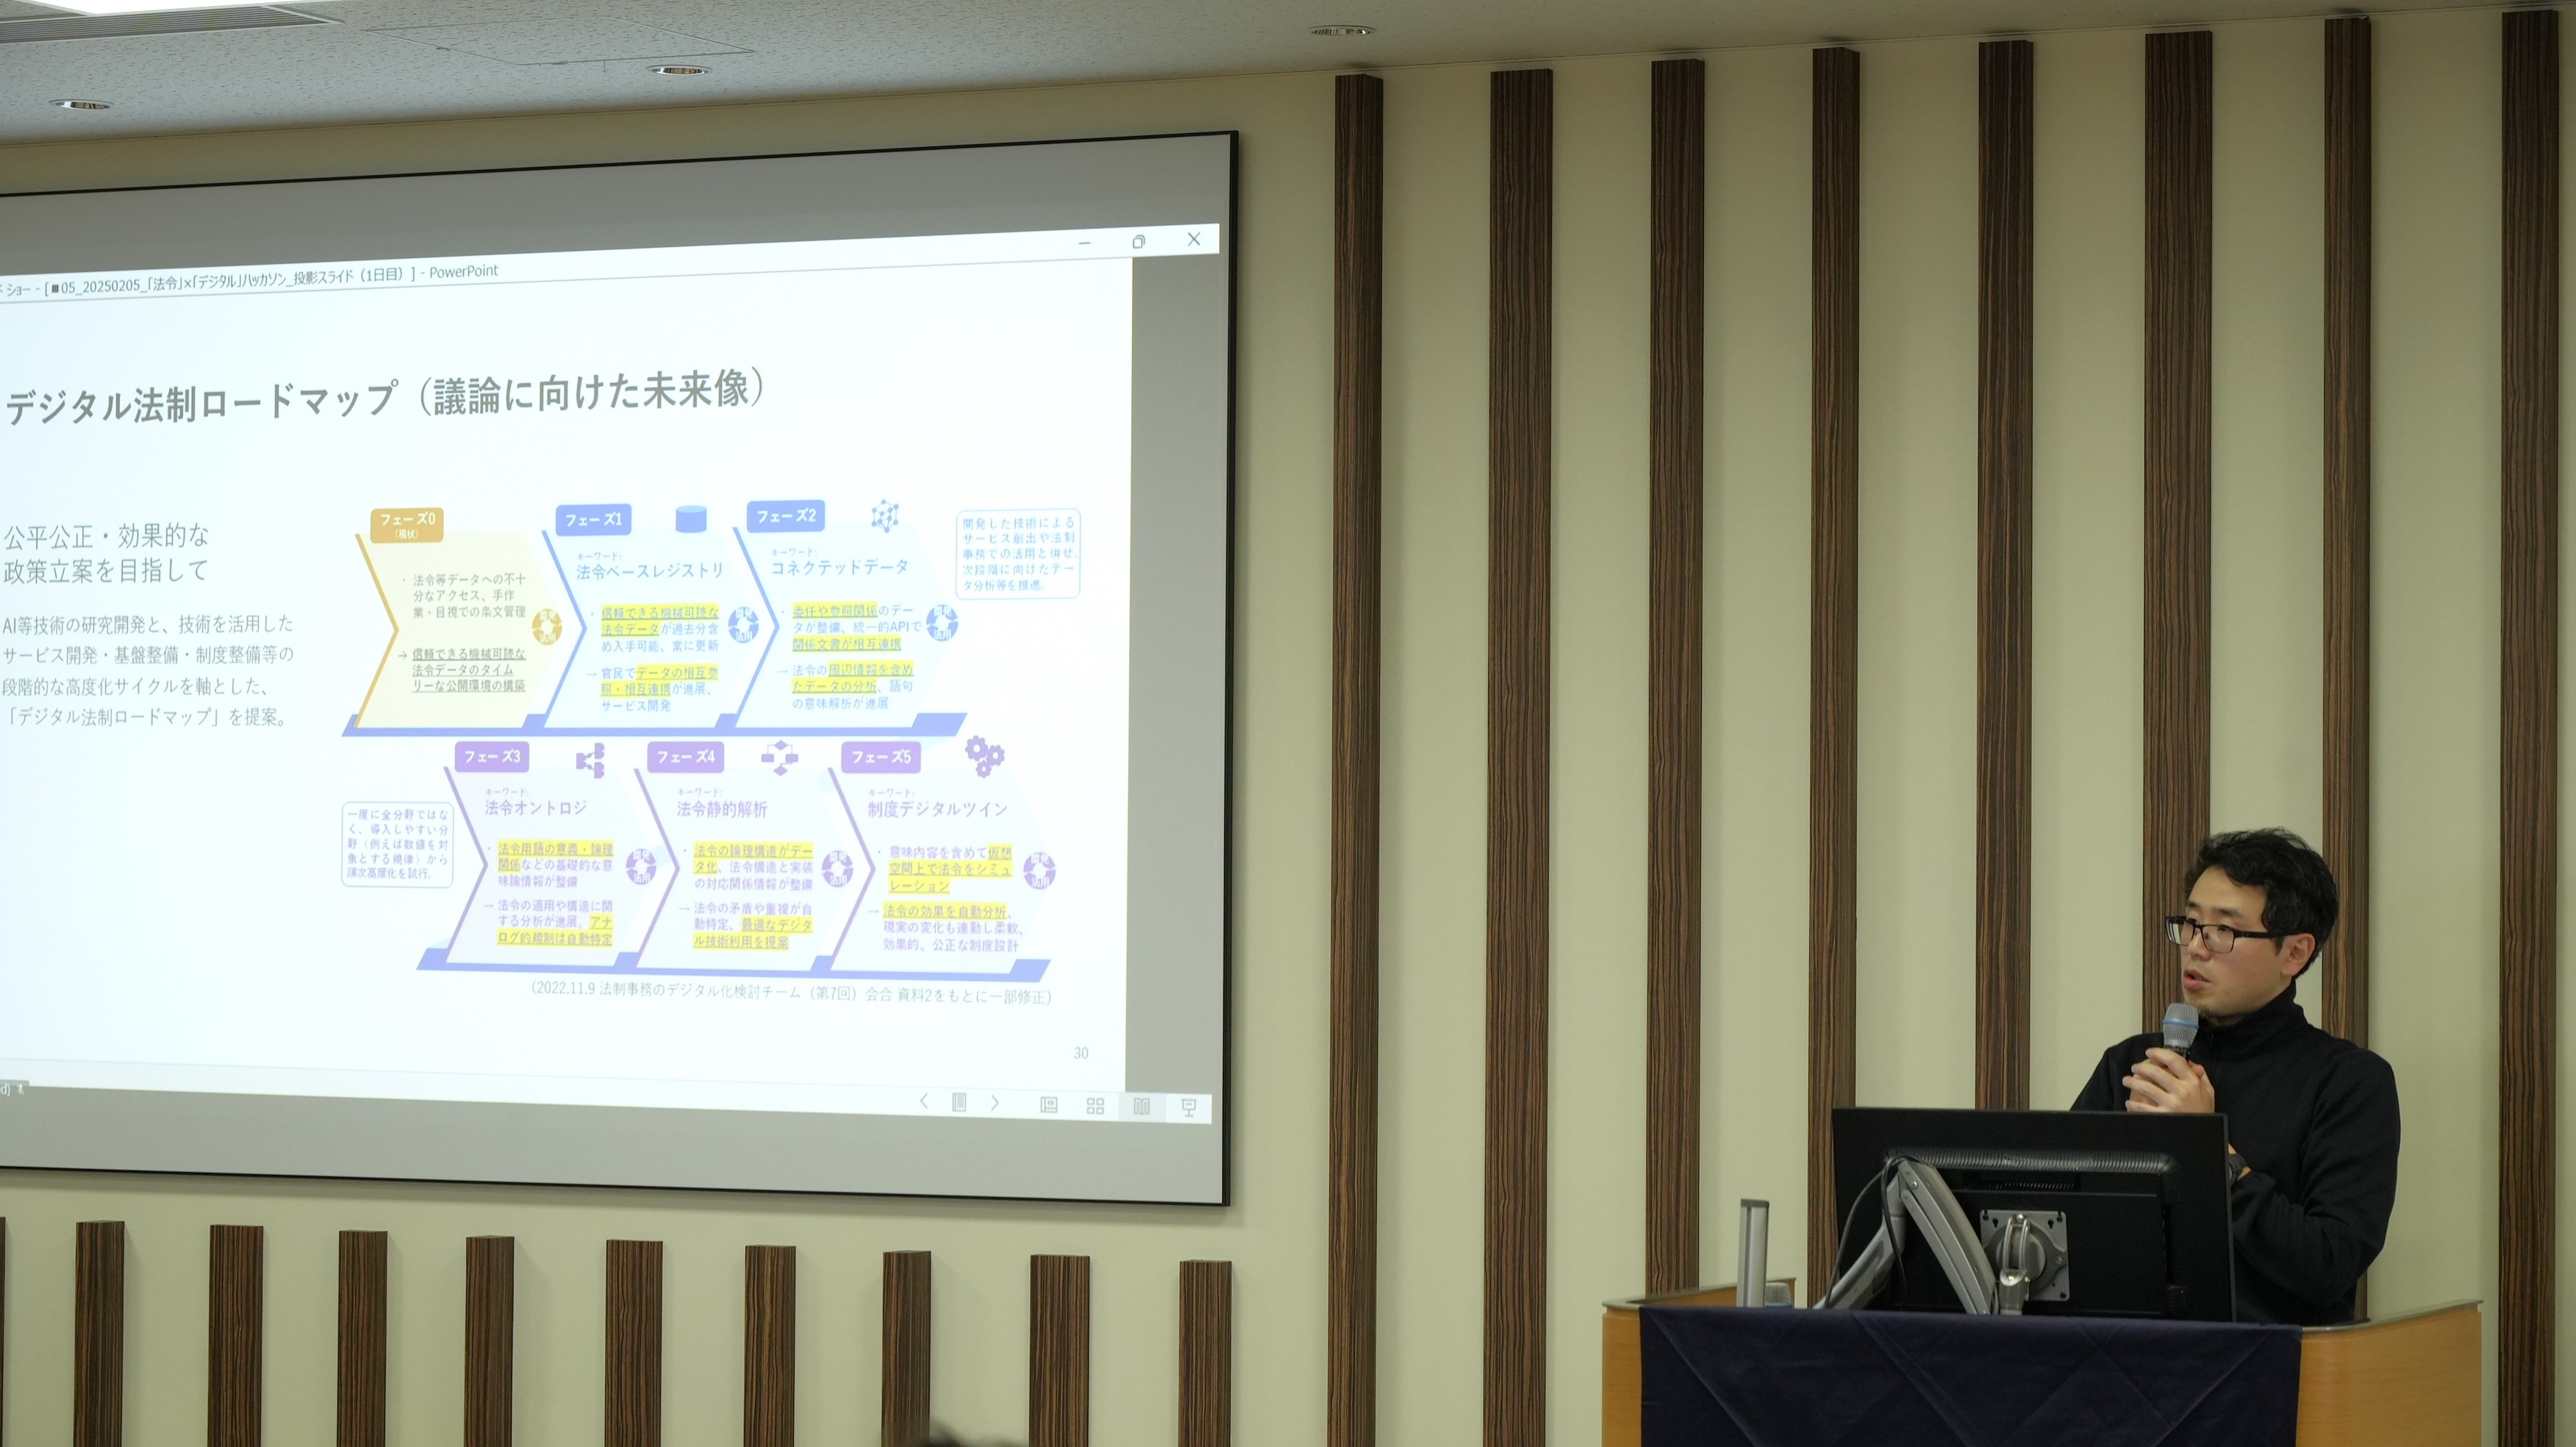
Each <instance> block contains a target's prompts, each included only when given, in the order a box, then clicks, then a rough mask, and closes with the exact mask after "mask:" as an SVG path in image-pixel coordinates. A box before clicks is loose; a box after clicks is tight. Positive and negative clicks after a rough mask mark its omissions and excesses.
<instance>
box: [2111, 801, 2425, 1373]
mask: <svg viewBox="0 0 2576 1447" xmlns="http://www.w3.org/2000/svg"><path fill="white" fill-rule="evenodd" d="M2183 888H2184V893H2185V896H2186V898H2185V902H2184V905H2183V912H2182V913H2180V914H2178V915H2174V916H2171V917H2169V918H2168V919H2166V920H2165V934H2166V937H2167V938H2168V939H2170V940H2172V941H2173V943H2174V944H2175V945H2176V946H2178V947H2179V958H2178V960H2177V964H2178V966H2179V970H2178V973H2179V976H2180V979H2179V981H2178V983H2179V984H2180V986H2181V990H2182V997H2183V999H2184V1000H2186V1001H2188V1002H2190V1003H2191V1004H2192V1005H2193V1006H2194V1007H2196V1008H2197V1009H2198V1010H2199V1011H2200V1020H2201V1029H2200V1035H2199V1038H2198V1039H2197V1040H2195V1041H2194V1042H2193V1043H2192V1047H2191V1051H2190V1058H2188V1059H2186V1058H2184V1056H2183V1055H2182V1054H2181V1053H2180V1052H2177V1051H2173V1050H2169V1049H2166V1048H2165V1046H2164V1043H2163V1040H2164V1037H2163V1036H2162V1035H2138V1036H2133V1037H2131V1038H2130V1039H2128V1040H2124V1041H2122V1042H2121V1043H2119V1044H2117V1045H2114V1046H2112V1047H2111V1048H2110V1049H2109V1050H2108V1051H2106V1052H2104V1053H2103V1056H2102V1063H2101V1064H2100V1065H2099V1066H2097V1067H2095V1069H2094V1071H2093V1078H2092V1079H2091V1080H2090V1081H2088V1082H2086V1083H2085V1086H2084V1093H2083V1094H2081V1095H2079V1096H2077V1097H2076V1098H2075V1109H2077V1110H2135V1111H2156V1112H2175V1113H2181V1112H2209V1111H2224V1112H2225V1113H2226V1115H2227V1134H2228V1148H2227V1167H2228V1170H2229V1171H2230V1172H2231V1173H2232V1174H2233V1175H2234V1177H2235V1180H2234V1183H2233V1185H2232V1186H2231V1187H2230V1189H2229V1196H2228V1209H2229V1212H2230V1214H2231V1215H2232V1216H2233V1218H2234V1236H2235V1240H2236V1315H2237V1316H2238V1318H2240V1319H2242V1320H2246V1321H2280V1322H2297V1323H2300V1324H2302V1325H2308V1326H2322V1325H2327V1324H2330V1323H2333V1322H2339V1321H2348V1320H2350V1319H2351V1318H2352V1306H2353V1287H2354V1284H2355V1283H2357V1282H2359V1281H2360V1280H2361V1273H2362V1272H2363V1271H2364V1270H2366V1269H2368V1267H2369V1266H2370V1263H2371V1261H2372V1260H2373V1258H2375V1257H2377V1256H2378V1255H2379V1248H2380V1247H2381V1245H2382V1244H2384V1243H2385V1242H2386V1241H2387V1239H2388V1212H2389V1209H2390V1207H2392V1206H2393V1205H2394V1204H2395V1203H2396V1200H2397V1077H2396V1076H2395V1075H2394V1074H2392V1073H2391V1072H2390V1071H2389V1068H2388V1062H2387V1061H2385V1060H2382V1059H2380V1058H2379V1057H2378V1056H2376V1055H2373V1054H2372V1053H2370V1052H2369V1051H2367V1050H2364V1049H2362V1048H2361V1047H2360V1046H2358V1045H2355V1044H2352V1043H2351V1042H2350V1041H2347V1040H2341V1039H2338V1038H2336V1037H2334V1036H2332V1035H2329V1034H2327V1033H2326V1032H2324V1031H2323V1030H2320V1029H2318V1028H2317V1027H2315V1026H2314V1025H2311V1024H2309V1023H2308V1017H2307V1015H2306V1014H2305V1013H2304V1012H2302V1011H2301V1010H2300V1009H2299V1004H2298V981H2299V976H2300V975H2301V974H2303V973H2305V972H2306V970H2307V968H2308V966H2309V965H2310V964H2311V963H2313V962H2314V961H2315V960H2316V958H2317V955H2318V954H2319V953H2320V952H2321V951H2323V950H2324V949H2325V947H2326V940H2327V938H2328V937H2329V936H2331V935H2332V934H2333V933H2334V926H2335V915H2336V912H2337V908H2338V906H2337V902H2336V898H2335V881H2334V875H2333V873H2332V872H2331V871H2329V870H2328V869H2327V868H2326V862H2325V860H2323V859H2322V858H2319V857H2318V855H2317V852H2316V851H2315V850H2313V849H2310V848H2309V847H2308V846H2307V844H2306V843H2305V842H2303V841H2302V840H2301V839H2300V838H2299V836H2297V835H2295V834H2292V833H2290V832H2289V831H2288V830H2286V829H2253V830H2247V831H2245V832H2243V833H2237V834H2215V835H2212V836H2210V838H2209V839H2208V840H2206V841H2205V842H2203V843H2202V845H2201V846H2200V854H2199V857H2198V858H2196V859H2194V860H2193V861H2192V866H2191V872H2190V873H2189V874H2188V875H2187V876H2185V878H2184V881H2183Z"/></svg>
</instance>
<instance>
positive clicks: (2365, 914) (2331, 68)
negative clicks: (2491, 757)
mask: <svg viewBox="0 0 2576 1447" xmlns="http://www.w3.org/2000/svg"><path fill="white" fill-rule="evenodd" d="M2370 93H2371V86H2370V17H2368V16H2366V15H2347V16H2341V17H2338V18H2336V19H2333V20H2329V21H2327V22H2326V359H2325V362H2326V417H2325V423H2326V437H2325V505H2326V516H2325V568H2324V570H2323V573H2322V576H2321V583H2322V591H2323V593H2324V595H2325V610H2326V617H2325V637H2326V660H2325V662H2326V670H2325V672H2326V698H2325V754H2326V777H2325V786H2326V787H2325V826H2326V832H2325V841H2324V842H2325V856H2326V864H2327V865H2328V866H2329V867H2331V868H2332V869H2333V870H2334V874H2335V883H2336V884H2337V885H2338V886H2339V887H2340V893H2341V895H2342V899H2343V913H2342V916H2341V918H2340V919H2339V920H2338V921H2337V922H2336V924H2335V934H2334V943H2333V947H2332V950H2331V951H2330V953H2329V954H2328V957H2327V959H2326V961H2325V968H2324V969H2322V970H2320V971H2317V973H2318V974H2320V975H2321V976H2323V980H2324V989H2325V1027H2326V1029H2328V1030H2330V1031H2332V1032H2333V1033H2335V1034H2337V1035H2340V1036H2342V1037H2343V1038H2345V1039H2346V1040H2349V1041H2351V1042H2353V1043H2354V1044H2356V1045H2367V1044H2369V1043H2370V175H2371V160H2370Z"/></svg>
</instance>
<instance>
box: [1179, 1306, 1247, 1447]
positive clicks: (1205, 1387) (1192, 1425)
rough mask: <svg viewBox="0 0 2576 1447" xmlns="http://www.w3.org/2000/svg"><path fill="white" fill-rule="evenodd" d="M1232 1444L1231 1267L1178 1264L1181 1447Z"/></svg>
mask: <svg viewBox="0 0 2576 1447" xmlns="http://www.w3.org/2000/svg"><path fill="white" fill-rule="evenodd" d="M1233 1441H1234V1263H1233V1262H1231V1261H1184V1262H1182V1263H1181V1447H1231V1444H1232V1443H1233Z"/></svg>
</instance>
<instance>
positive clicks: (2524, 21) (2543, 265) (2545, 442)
mask: <svg viewBox="0 0 2576 1447" xmlns="http://www.w3.org/2000/svg"><path fill="white" fill-rule="evenodd" d="M2558 205H2559V200H2558V13H2557V12H2556V11H2554V10H2516V11H2508V12H2507V13H2506V15H2505V17H2504V549H2503V551H2504V558H2503V564H2504V566H2503V577H2504V660H2503V661H2504V670H2503V671H2504V697H2503V731H2504V738H2503V778H2502V781H2501V790H2502V826H2503V827H2502V835H2503V837H2502V840H2501V844H2502V851H2501V852H2502V865H2503V869H2502V875H2503V878H2502V888H2501V894H2502V907H2501V910H2500V913H2499V917H2498V924H2499V934H2500V941H2499V943H2500V947H2501V956H2502V958H2501V960H2500V965H2501V971H2500V973H2501V975H2502V978H2503V992H2502V994H2503V997H2502V1000H2501V1002H2500V1003H2501V1007H2502V1015H2501V1024H2502V1034H2503V1041H2502V1045H2503V1052H2502V1053H2503V1069H2502V1072H2501V1075H2502V1079H2501V1080H2500V1082H2499V1084H2500V1086H2501V1091H2502V1101H2501V1106H2502V1109H2501V1111H2500V1124H2501V1130H2500V1136H2501V1139H2500V1140H2499V1141H2498V1150H2497V1153H2496V1156H2497V1161H2498V1163H2499V1164H2498V1171H2499V1174H2500V1176H2501V1180H2500V1181H2499V1183H2498V1195H2499V1197H2500V1213H2499V1214H2500V1218H2501V1219H2500V1222H2499V1225H2500V1230H2499V1232H2498V1241H2497V1261H2496V1281H2497V1286H2496V1296H2497V1301H2498V1309H2497V1312H2496V1375H2497V1379H2498V1380H2497V1382H2496V1440H2497V1441H2498V1442H2500V1443H2503V1444H2506V1447H2524V1444H2532V1447H2538V1444H2545V1443H2548V1442H2550V1441H2552V1440H2554V1432H2555V1413H2556V1407H2557V1403H2556V1376H2557V1317H2558V1255H2557V1240H2558V1234H2557V1220H2556V1217H2557V1199H2558V1125H2557V1122H2558V1069H2557V1056H2558V344H2559V343H2558Z"/></svg>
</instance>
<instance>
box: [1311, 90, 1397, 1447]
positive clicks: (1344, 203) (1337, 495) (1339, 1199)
mask: <svg viewBox="0 0 2576 1447" xmlns="http://www.w3.org/2000/svg"><path fill="white" fill-rule="evenodd" d="M1385 297H1386V85H1385V83H1384V82H1383V81H1380V80H1379V79H1378V78H1377V77H1376V76H1373V75H1345V76H1338V77H1335V79H1334V82H1333V820H1332V831H1333V844H1332V852H1333V858H1332V871H1333V935H1332V949H1333V958H1332V1003H1331V1006H1330V1009H1331V1014H1332V1023H1331V1033H1332V1046H1331V1049H1332V1062H1331V1084H1330V1086H1329V1087H1328V1088H1329V1090H1330V1092H1331V1100H1330V1105H1329V1110H1330V1115H1331V1125H1330V1133H1331V1140H1330V1144H1329V1146H1328V1150H1329V1153H1330V1157H1331V1164H1330V1167H1329V1169H1330V1173H1331V1186H1330V1190H1331V1192H1332V1198H1331V1203H1330V1211H1329V1215H1330V1220H1329V1221H1328V1223H1327V1228H1326V1229H1327V1233H1328V1235H1329V1238H1330V1240H1329V1242H1328V1245H1327V1250H1326V1266H1325V1275H1326V1280H1325V1296H1326V1306H1325V1326H1324V1332H1325V1357H1324V1362H1325V1365H1324V1438H1325V1442H1326V1443H1327V1447H1374V1444H1375V1443H1376V1441H1377V1139H1378V1137H1377V1100H1378V1091H1377V1057H1378V978H1377V964H1378V962H1377V944H1378V757H1379V755H1378V737H1379V735H1378V707H1379V705H1378V699H1379V689H1378V676H1379V667H1380V663H1379V659H1380V654H1379V647H1378V634H1379V620H1380V614H1381V591H1380V590H1381V583H1382V577H1383V570H1384V561H1383V559H1384V538H1385V531H1384V529H1385V507H1384V502H1383V494H1382V491H1381V470H1380V464H1381V457H1382V452H1381V441H1382V433H1383V426H1384V378H1385V340H1384V338H1385V332H1384V313H1385Z"/></svg>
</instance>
